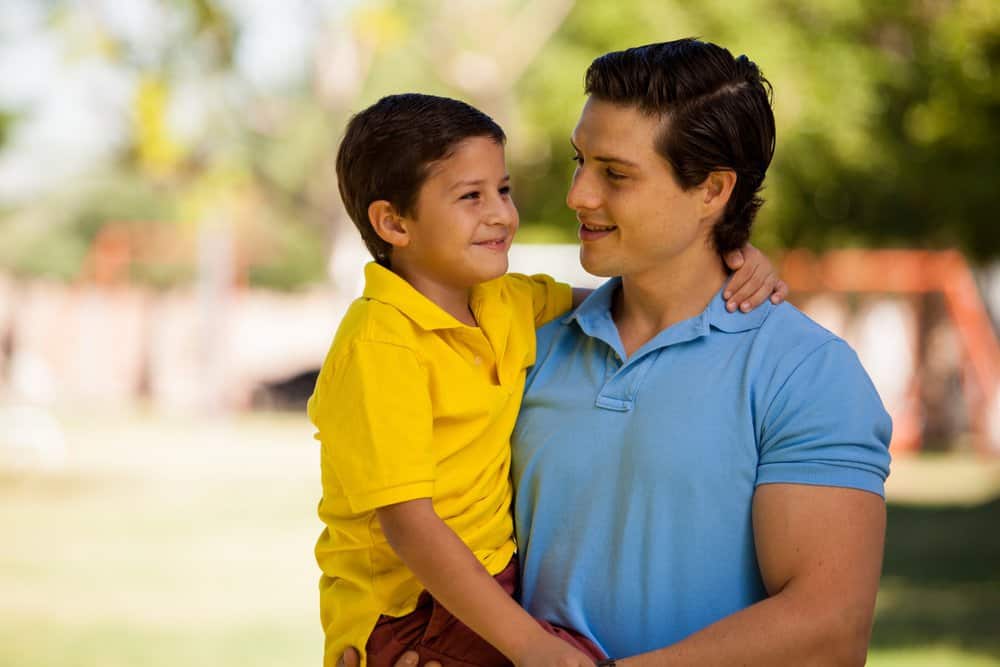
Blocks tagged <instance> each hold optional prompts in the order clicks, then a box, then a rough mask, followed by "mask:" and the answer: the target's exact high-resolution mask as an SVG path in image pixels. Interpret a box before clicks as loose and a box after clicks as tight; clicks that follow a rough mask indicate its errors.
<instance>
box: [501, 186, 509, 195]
mask: <svg viewBox="0 0 1000 667" xmlns="http://www.w3.org/2000/svg"><path fill="white" fill-rule="evenodd" d="M500 194H501V195H503V196H504V197H506V196H507V195H509V194H510V186H509V185H504V186H503V187H501V188H500Z"/></svg>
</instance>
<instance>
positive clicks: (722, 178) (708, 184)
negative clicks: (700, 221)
mask: <svg viewBox="0 0 1000 667" xmlns="http://www.w3.org/2000/svg"><path fill="white" fill-rule="evenodd" d="M734 187H736V172H735V171H732V170H731V169H725V170H720V171H713V172H711V173H710V174H709V175H708V177H707V178H705V180H704V182H702V184H701V188H702V191H703V198H702V201H701V203H702V208H703V210H704V214H703V217H705V218H713V219H714V218H715V217H716V216H718V215H720V214H721V213H722V212H723V211H724V210H725V209H726V204H728V203H729V198H730V197H731V196H732V194H733V188H734Z"/></svg>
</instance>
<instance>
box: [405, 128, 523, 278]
mask: <svg viewBox="0 0 1000 667" xmlns="http://www.w3.org/2000/svg"><path fill="white" fill-rule="evenodd" d="M407 222H408V231H409V243H408V244H407V246H406V247H404V248H397V249H396V250H394V252H393V265H394V266H395V265H396V262H397V259H398V260H399V261H400V262H401V263H403V264H405V266H406V271H407V273H409V274H411V275H409V276H407V278H408V279H410V280H411V282H413V281H414V280H416V281H417V282H424V283H425V287H430V288H432V289H433V288H435V287H436V288H438V289H440V288H444V289H463V290H464V289H468V288H470V287H472V286H473V285H476V284H478V283H481V282H485V281H487V280H492V279H494V278H498V277H500V276H502V275H503V274H504V273H506V272H507V253H508V251H509V250H510V244H511V241H512V240H513V238H514V233H515V232H516V231H517V227H518V214H517V208H516V207H515V206H514V202H513V201H512V200H511V197H510V176H509V175H508V173H507V166H506V164H505V161H504V149H503V146H501V145H500V144H498V143H497V142H495V141H493V139H490V138H488V137H471V138H469V139H465V140H464V141H462V142H461V143H459V144H458V146H457V147H456V148H455V150H454V152H453V153H452V154H451V155H450V156H448V157H447V158H445V159H443V160H441V161H439V162H437V163H435V164H433V165H432V166H431V167H430V173H429V175H428V177H427V179H426V180H425V181H424V184H423V185H422V186H421V188H420V193H419V194H418V195H417V205H416V207H415V212H414V215H413V216H412V217H411V218H410V219H409V220H408V221H407ZM428 282H429V283H431V284H426V283H428Z"/></svg>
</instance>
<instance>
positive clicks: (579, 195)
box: [566, 168, 600, 211]
mask: <svg viewBox="0 0 1000 667" xmlns="http://www.w3.org/2000/svg"><path fill="white" fill-rule="evenodd" d="M599 204H600V198H599V197H598V194H597V188H595V187H594V183H593V180H592V179H591V178H590V177H589V176H588V175H587V174H586V173H584V171H583V169H580V168H577V170H576V173H574V174H573V181H572V182H571V183H570V185H569V191H568V192H567V193H566V205H567V206H569V207H570V208H571V209H573V210H574V211H585V210H593V209H595V208H598V206H599Z"/></svg>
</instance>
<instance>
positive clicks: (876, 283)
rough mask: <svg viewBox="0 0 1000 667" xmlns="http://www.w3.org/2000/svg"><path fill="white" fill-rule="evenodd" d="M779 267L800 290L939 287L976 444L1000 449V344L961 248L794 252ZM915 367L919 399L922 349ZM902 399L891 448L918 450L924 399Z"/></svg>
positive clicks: (913, 386) (919, 290)
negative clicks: (957, 350) (956, 350)
mask: <svg viewBox="0 0 1000 667" xmlns="http://www.w3.org/2000/svg"><path fill="white" fill-rule="evenodd" d="M781 273H782V277H783V278H784V279H785V280H786V281H787V282H788V285H789V287H790V288H791V290H792V291H793V292H796V293H798V292H806V293H809V292H827V293H853V294H857V293H881V294H887V293H888V294H901V295H926V294H932V293H939V294H940V295H941V296H942V297H943V299H944V303H945V305H946V308H947V313H948V318H949V319H950V321H951V324H952V326H953V327H954V330H955V334H956V336H955V337H956V339H957V343H958V345H959V347H960V348H961V349H960V352H961V355H960V356H961V360H962V368H961V379H962V382H961V385H962V392H963V394H964V398H965V402H966V404H967V405H968V407H969V413H970V414H969V418H970V425H971V426H972V429H971V430H972V432H973V435H974V438H975V445H976V447H977V449H978V450H979V451H980V452H981V453H982V454H990V455H993V456H997V455H1000V392H998V385H1000V344H998V342H997V337H996V334H995V332H994V328H993V324H992V322H991V321H990V317H989V314H988V313H987V311H986V308H985V307H984V305H983V301H982V299H981V298H980V295H979V290H978V288H977V286H976V282H975V279H974V277H973V274H972V271H971V269H970V267H969V265H968V263H967V262H966V261H965V258H964V257H963V256H962V255H961V254H960V253H959V252H957V251H954V250H946V251H921V250H837V251H830V252H827V253H826V254H823V255H820V256H817V255H814V254H813V253H811V252H809V251H806V250H792V251H789V252H788V253H786V254H785V256H784V258H783V260H782V262H781ZM916 349H919V345H918V346H916ZM914 368H915V371H916V372H914V373H913V376H912V378H911V382H910V386H909V388H908V390H907V393H908V394H909V395H910V397H911V398H912V399H919V397H920V396H921V395H922V392H921V382H922V377H923V373H921V372H920V371H921V360H920V358H919V355H917V358H916V359H914ZM902 405H903V407H902V409H897V410H895V411H894V412H893V422H894V435H893V442H892V447H893V451H894V452H896V453H904V452H914V451H919V450H920V449H921V448H922V446H923V421H924V415H923V410H922V409H921V402H920V400H908V401H905V402H904V403H903V404H902Z"/></svg>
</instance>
